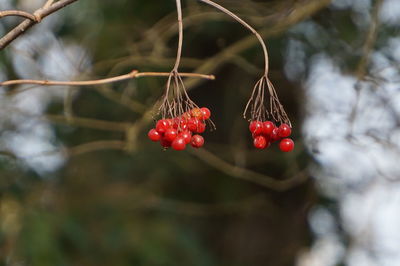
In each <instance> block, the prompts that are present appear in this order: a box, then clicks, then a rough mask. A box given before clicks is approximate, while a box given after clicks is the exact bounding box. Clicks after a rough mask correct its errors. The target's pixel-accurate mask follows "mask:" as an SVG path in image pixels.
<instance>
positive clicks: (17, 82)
mask: <svg viewBox="0 0 400 266" xmlns="http://www.w3.org/2000/svg"><path fill="white" fill-rule="evenodd" d="M169 75H170V73H167V72H139V71H137V70H133V71H132V72H130V73H128V74H125V75H121V76H116V77H112V78H106V79H97V80H86V81H54V80H32V79H19V80H8V81H4V82H0V86H11V85H20V84H35V85H44V86H93V85H101V84H108V83H113V82H119V81H123V80H128V79H134V78H140V77H168V76H169ZM180 75H181V76H182V77H191V78H202V79H209V80H214V79H215V76H214V75H204V74H196V73H180Z"/></svg>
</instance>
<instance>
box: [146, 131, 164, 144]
mask: <svg viewBox="0 0 400 266" xmlns="http://www.w3.org/2000/svg"><path fill="white" fill-rule="evenodd" d="M147 136H148V137H149V139H150V140H151V141H159V140H160V139H161V134H160V133H159V132H158V131H157V130H155V129H154V128H153V129H150V131H149V133H147Z"/></svg>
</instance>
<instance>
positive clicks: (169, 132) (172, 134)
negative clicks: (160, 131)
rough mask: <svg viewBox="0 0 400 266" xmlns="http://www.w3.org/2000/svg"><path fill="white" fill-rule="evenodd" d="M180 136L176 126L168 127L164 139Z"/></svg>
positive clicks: (171, 139) (169, 139)
mask: <svg viewBox="0 0 400 266" xmlns="http://www.w3.org/2000/svg"><path fill="white" fill-rule="evenodd" d="M177 136H178V131H177V130H176V129H174V128H168V129H167V130H166V131H165V133H164V139H166V140H168V141H171V142H172V141H173V140H174V139H175V138H176V137H177Z"/></svg>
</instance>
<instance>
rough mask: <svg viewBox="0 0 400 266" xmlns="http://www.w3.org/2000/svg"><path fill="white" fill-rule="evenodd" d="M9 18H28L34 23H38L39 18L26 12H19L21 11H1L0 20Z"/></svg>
mask: <svg viewBox="0 0 400 266" xmlns="http://www.w3.org/2000/svg"><path fill="white" fill-rule="evenodd" d="M8 16H15V17H22V18H27V19H30V20H32V21H35V22H38V21H37V18H36V17H35V16H34V15H32V14H31V13H28V12H25V11H19V10H6V11H0V18H3V17H8Z"/></svg>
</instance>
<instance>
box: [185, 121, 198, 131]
mask: <svg viewBox="0 0 400 266" xmlns="http://www.w3.org/2000/svg"><path fill="white" fill-rule="evenodd" d="M198 123H199V121H198V120H197V119H196V118H190V119H189V120H188V121H187V126H188V129H189V130H190V131H192V132H196V131H197V126H198Z"/></svg>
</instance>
